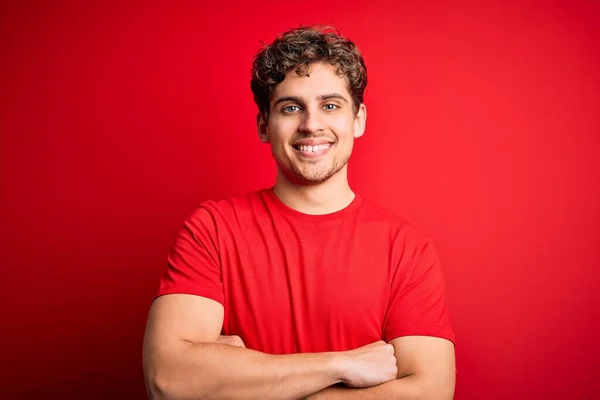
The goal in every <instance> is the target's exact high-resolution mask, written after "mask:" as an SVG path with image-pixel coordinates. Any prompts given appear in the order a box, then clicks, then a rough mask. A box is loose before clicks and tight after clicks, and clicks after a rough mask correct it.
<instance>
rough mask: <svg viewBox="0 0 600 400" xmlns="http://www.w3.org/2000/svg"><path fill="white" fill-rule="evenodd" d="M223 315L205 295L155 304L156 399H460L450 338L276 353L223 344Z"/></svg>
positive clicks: (149, 381)
mask: <svg viewBox="0 0 600 400" xmlns="http://www.w3.org/2000/svg"><path fill="white" fill-rule="evenodd" d="M223 316H224V310H223V306H222V305H221V304H219V303H217V302H216V301H214V300H210V299H207V298H203V297H199V296H192V295H183V294H176V295H165V296H161V297H159V298H157V299H156V300H155V301H154V303H153V305H152V307H151V309H150V313H149V316H148V323H147V327H146V334H145V337H144V349H143V361H144V377H145V380H146V387H147V391H148V395H149V397H150V399H152V400H167V399H168V400H174V399H181V400H188V399H189V400H195V399H305V398H308V399H311V400H315V399H324V400H326V399H342V398H343V399H352V398H360V399H365V400H366V399H402V400H413V399H414V400H416V399H431V400H434V399H435V400H438V399H439V400H446V399H452V398H453V395H454V384H455V359H454V345H453V344H452V343H451V342H449V341H447V340H445V339H441V338H434V337H426V336H406V337H401V338H397V339H394V340H392V341H390V343H389V344H386V343H384V342H382V341H380V342H375V343H372V344H369V345H367V346H363V347H360V348H358V349H354V350H350V351H344V352H326V353H304V354H286V355H270V354H265V353H261V352H258V351H254V350H251V349H247V348H244V347H243V344H242V343H241V342H238V343H235V338H233V339H232V338H229V339H227V338H225V339H223V338H222V337H221V336H220V332H221V329H222V325H223ZM231 340H233V341H231ZM228 341H229V343H228ZM227 343H228V344H227ZM340 384H344V385H342V386H340Z"/></svg>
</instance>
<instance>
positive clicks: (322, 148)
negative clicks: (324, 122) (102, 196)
mask: <svg viewBox="0 0 600 400" xmlns="http://www.w3.org/2000/svg"><path fill="white" fill-rule="evenodd" d="M331 147H333V143H321V144H315V145H307V144H293V145H292V148H293V149H294V150H295V153H297V154H299V155H301V156H303V157H306V158H315V157H321V156H323V155H325V154H327V152H328V151H329V149H330V148H331Z"/></svg>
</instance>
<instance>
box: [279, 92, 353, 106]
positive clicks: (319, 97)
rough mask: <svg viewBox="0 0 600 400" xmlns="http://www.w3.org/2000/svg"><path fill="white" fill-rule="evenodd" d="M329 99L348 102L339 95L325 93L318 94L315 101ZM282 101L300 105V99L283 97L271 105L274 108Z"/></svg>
mask: <svg viewBox="0 0 600 400" xmlns="http://www.w3.org/2000/svg"><path fill="white" fill-rule="evenodd" d="M329 99H339V100H343V101H345V102H346V103H347V102H348V99H346V98H345V97H344V96H342V95H341V94H339V93H327V94H320V95H318V96H317V100H320V101H323V100H329ZM284 101H293V102H296V103H302V99H300V97H297V96H283V97H280V98H278V99H277V100H275V102H274V103H273V107H275V106H276V105H277V104H279V103H283V102H284Z"/></svg>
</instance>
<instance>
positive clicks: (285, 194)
mask: <svg viewBox="0 0 600 400" xmlns="http://www.w3.org/2000/svg"><path fill="white" fill-rule="evenodd" d="M273 191H274V192H275V195H276V196H277V197H278V198H279V200H281V201H282V202H283V203H284V204H285V205H287V206H288V207H290V208H292V209H294V210H296V211H299V212H301V213H305V214H312V215H321V214H331V213H333V212H336V211H339V210H342V209H344V208H346V207H347V206H348V205H349V204H350V203H352V201H353V200H354V197H355V194H354V192H353V191H352V189H351V188H350V185H349V184H348V165H345V166H344V168H342V169H341V170H339V171H338V172H337V173H336V174H334V175H333V176H332V177H331V178H329V179H328V180H327V181H325V182H323V183H319V184H317V185H299V184H296V183H292V182H290V180H289V179H288V178H287V177H286V176H285V174H284V173H283V172H282V171H281V170H280V169H278V170H277V182H276V183H275V187H274V188H273Z"/></svg>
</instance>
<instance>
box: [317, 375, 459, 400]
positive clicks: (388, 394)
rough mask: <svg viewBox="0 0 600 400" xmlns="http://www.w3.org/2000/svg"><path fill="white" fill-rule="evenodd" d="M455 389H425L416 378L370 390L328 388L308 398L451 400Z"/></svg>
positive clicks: (321, 399) (326, 399) (408, 377)
mask: <svg viewBox="0 0 600 400" xmlns="http://www.w3.org/2000/svg"><path fill="white" fill-rule="evenodd" d="M453 396H454V387H452V388H446V389H444V388H436V389H435V390H434V389H429V390H427V389H425V388H424V387H423V385H422V384H421V383H420V382H419V381H418V379H416V377H415V376H407V377H405V378H401V379H395V380H392V381H389V382H386V383H383V384H381V385H377V386H373V387H370V388H360V389H355V388H348V387H345V386H341V385H335V386H331V387H328V388H326V389H324V390H321V391H319V392H317V393H315V394H314V395H312V396H309V397H307V400H337V399H344V400H345V399H349V400H352V399H360V400H375V399H398V400H451V399H452V398H453Z"/></svg>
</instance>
